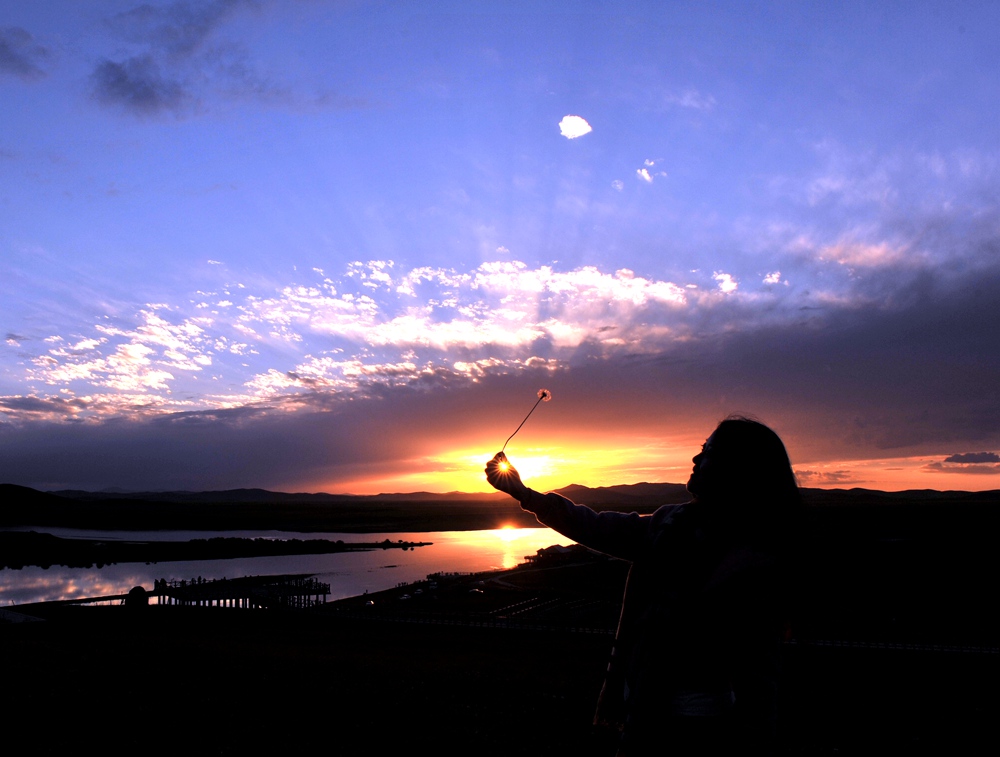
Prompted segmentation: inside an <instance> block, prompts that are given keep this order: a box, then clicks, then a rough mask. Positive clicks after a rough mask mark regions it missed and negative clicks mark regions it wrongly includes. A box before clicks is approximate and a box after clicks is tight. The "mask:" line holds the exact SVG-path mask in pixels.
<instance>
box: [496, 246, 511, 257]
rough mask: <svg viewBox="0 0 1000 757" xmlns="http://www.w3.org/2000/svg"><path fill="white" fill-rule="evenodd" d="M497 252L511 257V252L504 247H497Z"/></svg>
mask: <svg viewBox="0 0 1000 757" xmlns="http://www.w3.org/2000/svg"><path fill="white" fill-rule="evenodd" d="M497 252H499V253H500V254H501V255H509V254H510V250H508V249H507V248H506V247H504V246H503V245H500V246H499V247H497Z"/></svg>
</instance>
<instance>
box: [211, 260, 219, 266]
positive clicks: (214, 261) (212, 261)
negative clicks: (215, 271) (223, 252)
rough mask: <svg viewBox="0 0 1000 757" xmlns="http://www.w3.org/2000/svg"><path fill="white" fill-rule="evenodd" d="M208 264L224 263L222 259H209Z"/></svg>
mask: <svg viewBox="0 0 1000 757" xmlns="http://www.w3.org/2000/svg"><path fill="white" fill-rule="evenodd" d="M208 264H209V265H222V261H221V260H209V261H208Z"/></svg>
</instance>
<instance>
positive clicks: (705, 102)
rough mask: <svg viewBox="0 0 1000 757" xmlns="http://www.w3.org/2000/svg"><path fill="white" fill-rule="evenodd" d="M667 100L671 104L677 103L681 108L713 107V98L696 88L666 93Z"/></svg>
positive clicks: (701, 108) (698, 108) (706, 108)
mask: <svg viewBox="0 0 1000 757" xmlns="http://www.w3.org/2000/svg"><path fill="white" fill-rule="evenodd" d="M666 100H667V102H668V103H669V104H671V105H679V106H680V107H682V108H693V109H695V110H711V109H712V108H714V107H715V98H714V97H712V96H711V95H703V94H702V93H701V92H699V91H698V90H696V89H686V90H684V91H683V92H677V93H674V94H671V95H667V98H666Z"/></svg>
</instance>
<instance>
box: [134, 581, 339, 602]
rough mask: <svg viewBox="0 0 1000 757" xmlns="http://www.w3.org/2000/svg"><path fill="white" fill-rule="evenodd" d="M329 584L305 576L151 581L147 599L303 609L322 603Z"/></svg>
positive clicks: (328, 589)
mask: <svg viewBox="0 0 1000 757" xmlns="http://www.w3.org/2000/svg"><path fill="white" fill-rule="evenodd" d="M329 593H330V584H325V583H321V582H320V581H317V580H316V579H315V578H313V577H312V576H309V575H283V576H246V577H243V578H228V579H227V578H220V579H217V580H213V581H205V580H202V579H200V578H196V579H192V580H191V581H167V580H166V579H158V580H156V581H154V582H153V591H152V592H150V594H149V596H150V598H155V601H156V603H157V604H161V605H184V606H198V607H231V608H240V609H250V610H253V609H278V608H280V609H303V608H306V607H314V606H316V605H320V604H326V598H327V595H328V594H329Z"/></svg>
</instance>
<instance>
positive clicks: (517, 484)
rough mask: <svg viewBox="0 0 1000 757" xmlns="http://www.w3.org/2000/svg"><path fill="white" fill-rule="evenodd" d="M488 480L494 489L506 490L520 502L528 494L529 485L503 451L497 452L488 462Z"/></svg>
mask: <svg viewBox="0 0 1000 757" xmlns="http://www.w3.org/2000/svg"><path fill="white" fill-rule="evenodd" d="M486 480H487V482H489V484H490V486H492V487H493V488H494V489H498V490H500V491H502V492H506V493H507V494H509V495H510V496H512V497H513V498H514V499H516V500H517V501H519V502H523V501H524V499H525V497H527V496H528V491H529V489H528V487H527V486H525V485H524V484H523V483H521V476H520V475H519V474H518V472H517V469H516V468H515V467H514V466H513V465H511V464H510V461H509V460H508V459H507V456H506V455H505V454H504V453H503V452H497V453H496V454H495V455H494V456H493V459H492V460H490V461H489V462H488V463H486Z"/></svg>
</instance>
